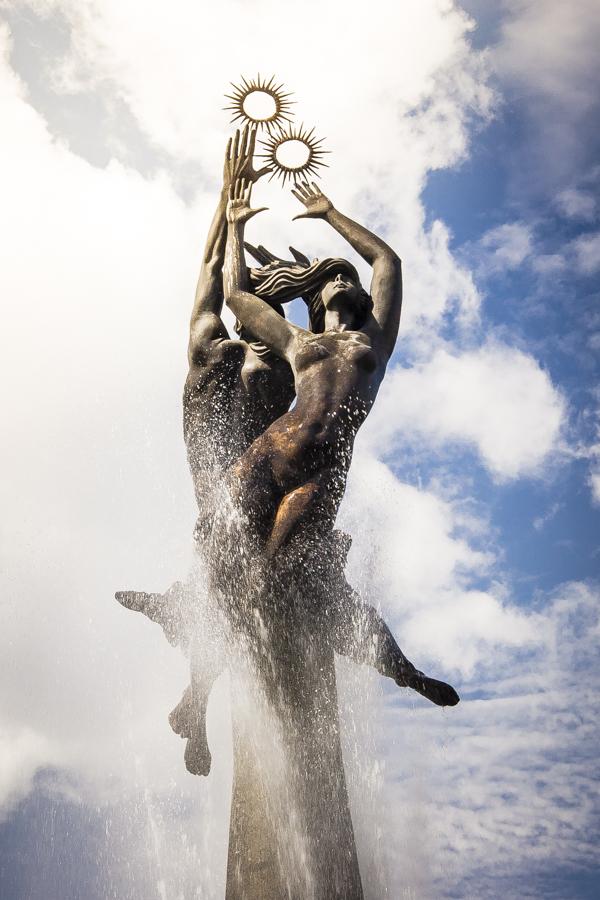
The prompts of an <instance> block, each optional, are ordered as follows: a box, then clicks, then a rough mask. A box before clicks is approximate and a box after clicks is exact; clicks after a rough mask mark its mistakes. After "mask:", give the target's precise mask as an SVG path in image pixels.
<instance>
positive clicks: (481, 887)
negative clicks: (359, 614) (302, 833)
mask: <svg viewBox="0 0 600 900" xmlns="http://www.w3.org/2000/svg"><path fill="white" fill-rule="evenodd" d="M535 627H536V628H537V629H538V635H539V637H540V640H539V642H538V643H537V644H536V645H535V646H533V645H530V649H529V652H528V653H521V654H519V653H515V654H514V655H509V656H507V657H505V659H504V662H503V663H502V661H501V657H500V656H498V655H496V661H495V668H494V672H493V674H491V677H490V679H489V681H487V683H485V682H484V683H482V681H481V678H480V675H479V674H478V679H477V681H478V687H479V688H480V689H482V690H483V694H484V699H477V698H476V697H474V698H473V699H470V698H469V696H468V694H467V695H466V696H465V697H463V701H462V702H461V704H460V705H459V706H458V707H457V708H456V709H454V710H451V711H449V714H447V715H444V716H443V717H438V716H436V714H435V710H432V709H431V708H427V707H425V706H424V705H419V706H418V707H417V708H416V709H413V710H412V711H411V710H410V709H409V708H407V703H406V702H402V701H401V700H399V699H398V696H397V694H396V693H394V692H392V691H390V692H389V693H388V694H387V697H388V706H387V708H386V711H385V719H384V720H383V721H381V722H380V727H381V729H382V731H381V737H380V741H379V747H380V748H381V749H379V748H378V751H377V755H378V756H379V755H380V754H381V753H384V754H385V760H386V762H385V766H386V769H385V785H386V787H385V791H383V790H382V792H381V794H380V796H379V798H378V799H379V802H380V804H381V805H380V806H379V807H378V816H379V820H380V821H381V817H382V816H385V817H386V819H387V822H388V823H389V824H388V826H387V828H386V829H385V832H384V833H385V842H386V845H387V849H388V852H389V854H390V858H391V859H398V858H404V857H405V856H406V854H407V853H408V851H409V850H410V851H411V852H412V853H414V855H415V856H414V858H415V861H416V862H415V864H414V865H410V866H407V867H402V868H400V867H394V868H393V869H392V871H393V872H394V880H393V881H392V883H391V885H390V890H391V893H392V894H393V895H394V896H402V895H403V892H404V893H405V894H406V895H409V896H410V895H411V890H412V891H413V894H412V895H416V896H435V897H456V896H469V897H471V896H473V897H474V896H477V897H481V898H485V900H494V898H496V897H498V894H499V890H501V892H502V893H503V894H504V895H506V896H517V895H518V896H520V897H521V896H522V897H536V898H540V897H546V896H551V895H552V894H553V893H556V895H557V896H558V895H559V894H558V892H560V891H561V887H560V881H559V878H558V877H557V876H559V877H560V876H562V877H564V878H568V875H569V873H572V872H573V870H576V869H578V868H580V869H586V868H588V867H589V866H594V865H595V860H596V840H595V815H596V813H595V810H596V801H597V777H598V767H597V760H596V754H595V750H594V749H593V748H594V747H595V745H596V743H597V740H598V737H599V735H598V723H597V716H596V714H595V710H596V704H595V699H594V698H595V696H596V692H597V689H598V677H599V675H600V666H599V659H598V636H599V633H600V632H599V621H598V592H597V590H596V589H594V587H593V586H591V585H586V584H581V583H574V584H568V585H565V586H564V587H562V588H561V589H559V590H558V591H557V592H556V595H555V596H554V597H553V598H551V602H549V603H548V605H547V606H546V607H545V610H544V613H543V615H541V616H539V617H538V619H537V622H536V625H535ZM423 873H428V874H427V875H426V876H425V878H426V881H425V886H424V887H423V884H422V879H423V877H424V875H423ZM420 879H421V881H420ZM566 884H567V882H566V881H565V885H566ZM571 887H572V885H571ZM571 887H565V888H563V889H562V890H563V893H561V894H560V895H561V896H572V894H571V893H570V890H571Z"/></svg>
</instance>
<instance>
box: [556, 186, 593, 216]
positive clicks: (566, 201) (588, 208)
mask: <svg viewBox="0 0 600 900" xmlns="http://www.w3.org/2000/svg"><path fill="white" fill-rule="evenodd" d="M556 205H557V207H558V209H559V210H560V212H562V213H563V215H565V216H567V217H568V218H569V219H584V220H588V221H589V220H590V219H593V218H594V216H595V214H596V197H595V195H594V194H593V193H592V192H591V191H584V190H582V189H581V188H566V189H565V190H564V191H561V192H560V193H559V194H558V196H557V198H556Z"/></svg>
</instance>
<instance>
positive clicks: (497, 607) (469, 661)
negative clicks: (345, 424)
mask: <svg viewBox="0 0 600 900" xmlns="http://www.w3.org/2000/svg"><path fill="white" fill-rule="evenodd" d="M341 522H342V526H345V527H347V528H348V531H349V532H350V533H351V534H352V535H353V536H354V543H353V548H352V554H351V557H350V563H351V575H352V578H351V580H353V583H356V584H357V585H361V586H362V590H363V591H364V592H365V593H366V596H367V598H368V599H369V600H371V602H373V603H375V604H376V605H377V604H380V605H381V607H382V609H383V611H384V613H385V615H386V617H388V618H390V620H391V622H393V624H394V625H395V627H396V630H397V632H398V634H399V635H400V639H401V643H402V645H403V649H404V650H405V652H406V653H407V655H409V656H410V657H411V658H412V657H415V658H416V661H417V662H418V663H419V664H423V665H424V664H425V661H434V663H435V665H437V666H438V667H440V666H441V667H442V671H443V672H451V673H460V676H461V677H462V678H469V677H471V676H472V675H473V673H474V672H475V671H476V670H477V669H479V670H481V669H483V670H486V669H487V668H488V666H489V665H490V662H491V660H492V659H493V660H494V662H497V652H501V653H503V652H505V651H507V650H508V649H512V650H514V649H515V648H522V647H526V646H529V645H534V644H536V642H538V641H539V640H540V639H541V636H540V631H539V622H538V617H536V616H535V615H532V614H526V613H523V612H522V611H520V610H519V609H518V608H517V607H515V606H514V605H511V603H510V599H509V598H508V597H507V596H506V590H505V589H504V588H502V587H501V586H500V585H499V584H494V582H493V581H492V580H491V578H492V575H493V572H494V564H495V555H494V551H493V548H491V547H490V546H489V545H488V544H487V543H486V529H485V524H484V523H483V522H477V519H476V517H473V516H471V517H467V516H464V514H463V511H462V510H461V508H460V502H455V501H452V500H449V499H447V498H445V497H443V496H441V495H440V493H439V492H436V490H435V489H434V488H433V487H430V488H428V489H424V488H417V487H414V486H411V485H408V484H405V483H403V482H402V481H400V480H399V478H398V477H397V476H395V475H394V474H393V472H392V471H391V470H390V469H389V467H388V466H386V465H385V464H384V463H382V462H380V461H378V460H377V459H376V458H374V457H372V456H370V455H365V456H363V455H361V456H360V458H359V460H358V465H357V466H356V468H355V469H354V470H353V475H352V478H351V479H350V483H349V488H348V494H347V499H346V501H345V503H344V506H343V507H342V512H341ZM488 540H489V539H488ZM482 579H483V580H484V581H487V582H488V583H489V584H490V587H489V588H488V589H487V590H482V589H480V588H478V587H476V585H478V584H481V581H482Z"/></svg>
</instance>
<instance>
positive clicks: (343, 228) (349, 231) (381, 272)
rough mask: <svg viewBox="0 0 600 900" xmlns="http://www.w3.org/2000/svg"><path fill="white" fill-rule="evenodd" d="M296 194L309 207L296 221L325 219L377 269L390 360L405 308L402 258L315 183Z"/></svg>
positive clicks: (377, 303)
mask: <svg viewBox="0 0 600 900" xmlns="http://www.w3.org/2000/svg"><path fill="white" fill-rule="evenodd" d="M292 193H293V194H294V196H295V197H297V198H298V200H300V201H301V202H302V203H304V205H305V206H306V212H305V213H301V214H300V215H299V216H295V217H294V218H295V219H305V218H310V219H325V221H326V222H329V224H330V225H331V226H332V228H335V230H336V231H337V232H338V234H341V235H342V237H343V238H345V239H346V240H347V241H348V243H349V244H350V246H351V247H353V248H354V250H356V252H357V253H358V254H359V255H360V256H362V258H363V259H364V260H365V261H366V262H368V263H369V265H370V266H372V267H373V277H372V280H371V298H372V300H373V318H374V320H375V323H376V331H377V336H378V339H379V342H380V345H381V348H382V350H383V351H384V352H385V353H386V355H387V356H388V357H389V356H391V354H392V352H393V350H394V345H395V343H396V338H397V336H398V327H399V325H400V310H401V308H402V264H401V262H400V258H399V257H398V256H397V254H396V253H394V251H393V250H392V248H391V247H388V245H387V244H386V243H385V241H382V240H381V238H378V237H377V235H375V234H373V233H372V232H371V231H369V230H368V229H367V228H365V227H364V226H363V225H359V224H358V222H354V221H353V220H352V219H349V218H348V217H347V216H344V215H343V214H342V213H341V212H339V211H338V210H337V209H336V208H335V207H334V205H333V203H332V202H331V200H329V198H328V197H326V196H325V194H323V193H322V192H321V190H320V189H319V188H318V187H317V185H316V184H314V182H313V184H312V185H309V184H308V183H307V184H304V185H296V186H295V188H294V189H293V190H292Z"/></svg>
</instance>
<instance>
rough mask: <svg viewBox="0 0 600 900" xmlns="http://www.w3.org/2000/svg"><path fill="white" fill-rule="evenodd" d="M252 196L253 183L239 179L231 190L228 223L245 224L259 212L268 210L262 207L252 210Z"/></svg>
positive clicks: (228, 204)
mask: <svg viewBox="0 0 600 900" xmlns="http://www.w3.org/2000/svg"><path fill="white" fill-rule="evenodd" d="M251 194H252V182H251V181H249V180H248V179H246V178H237V179H236V180H235V181H234V183H233V184H232V185H231V187H230V188H229V201H228V203H227V221H228V222H234V223H239V224H243V223H244V222H247V221H248V219H251V218H252V216H255V215H256V214H257V213H259V212H263V211H264V210H265V209H268V207H266V206H261V207H260V208H259V209H251V208H250V195H251Z"/></svg>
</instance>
